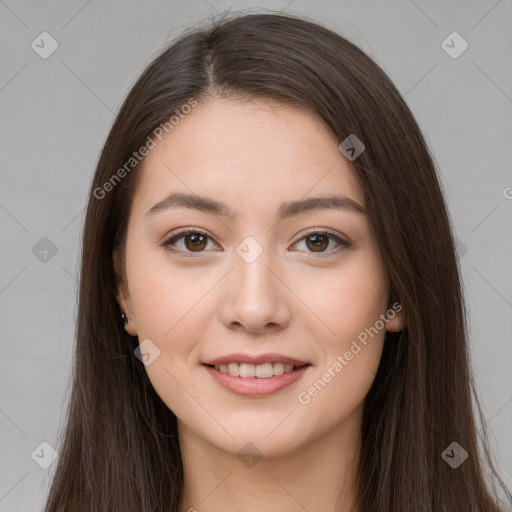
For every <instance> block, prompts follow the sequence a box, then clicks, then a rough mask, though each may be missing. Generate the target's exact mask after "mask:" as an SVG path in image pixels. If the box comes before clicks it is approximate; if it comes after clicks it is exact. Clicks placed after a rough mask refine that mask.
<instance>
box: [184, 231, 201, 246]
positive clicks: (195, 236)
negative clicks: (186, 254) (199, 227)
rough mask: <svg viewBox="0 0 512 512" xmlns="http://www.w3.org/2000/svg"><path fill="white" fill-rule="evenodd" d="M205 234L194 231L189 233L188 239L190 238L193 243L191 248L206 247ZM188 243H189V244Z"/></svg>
mask: <svg viewBox="0 0 512 512" xmlns="http://www.w3.org/2000/svg"><path fill="white" fill-rule="evenodd" d="M204 238H205V237H204V236H203V235H200V234H199V233H193V234H191V235H187V237H186V240H188V241H189V242H190V243H191V246H189V249H190V248H193V249H204V247H203V246H204ZM187 245H188V244H187Z"/></svg>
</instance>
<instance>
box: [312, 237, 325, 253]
mask: <svg viewBox="0 0 512 512" xmlns="http://www.w3.org/2000/svg"><path fill="white" fill-rule="evenodd" d="M308 240H309V241H310V242H313V244H314V245H313V247H316V248H320V249H325V248H326V245H325V241H326V237H325V236H324V235H311V236H310V237H308ZM316 252H318V251H316Z"/></svg>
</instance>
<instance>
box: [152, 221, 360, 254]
mask: <svg viewBox="0 0 512 512" xmlns="http://www.w3.org/2000/svg"><path fill="white" fill-rule="evenodd" d="M192 234H193V235H202V236H205V237H207V238H209V239H210V240H212V241H213V242H215V243H216V244H217V242H216V241H215V240H214V239H213V238H212V237H211V236H210V235H208V234H207V233H205V232H203V231H201V230H199V229H191V228H186V229H183V230H181V231H178V232H175V233H172V234H171V235H170V236H169V237H168V238H166V239H165V240H164V241H163V242H162V247H164V248H165V249H167V250H168V251H171V252H173V253H176V254H177V253H181V254H182V255H183V256H184V257H189V258H196V257H198V256H200V255H201V253H204V252H205V251H204V250H203V251H198V252H196V253H194V252H190V251H185V252H182V251H179V250H176V249H171V248H170V246H171V245H172V244H173V243H175V242H177V241H178V240H180V239H181V238H183V237H184V236H186V235H192ZM301 235H302V237H301V238H300V239H299V240H297V242H295V243H294V244H293V245H296V244H298V243H299V242H301V241H302V240H304V239H305V238H308V237H310V236H313V235H327V236H328V238H331V239H333V240H334V241H335V242H337V243H338V244H339V246H338V247H335V248H334V249H331V250H330V251H327V252H319V253H314V252H311V251H309V252H310V254H317V257H320V258H322V257H325V256H330V255H332V254H337V253H338V252H340V251H342V250H343V249H347V248H349V247H350V246H351V244H350V243H349V242H347V241H346V240H343V239H342V238H340V237H339V236H338V235H335V234H334V233H332V232H330V231H320V230H310V231H307V232H304V233H301ZM217 245H218V244H217Z"/></svg>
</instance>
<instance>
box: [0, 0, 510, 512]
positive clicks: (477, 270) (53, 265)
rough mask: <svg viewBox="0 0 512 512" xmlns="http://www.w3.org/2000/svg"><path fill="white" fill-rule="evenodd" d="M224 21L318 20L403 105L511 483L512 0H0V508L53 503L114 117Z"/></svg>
mask: <svg viewBox="0 0 512 512" xmlns="http://www.w3.org/2000/svg"><path fill="white" fill-rule="evenodd" d="M229 8H232V11H233V12H240V11H243V10H245V11H247V12H260V11H261V8H266V9H273V10H282V9H285V8H286V11H287V12H290V13H292V14H293V13H296V14H306V15H308V16H310V17H312V18H314V19H315V20H317V21H318V22H320V23H323V24H324V25H326V26H327V27H329V28H331V29H333V30H335V31H337V32H339V33H341V34H342V35H344V36H345V37H347V38H348V39H350V40H351V41H353V42H355V43H356V44H358V45H359V46H360V47H361V48H362V49H363V50H365V51H366V52H367V53H368V54H369V55H370V56H371V57H372V58H373V59H374V60H375V61H376V62H377V63H378V64H379V65H380V66H381V67H382V68H383V69H384V70H385V71H386V72H387V73H388V75H389V76H390V78H391V79H392V80H393V81H394V83H395V84H396V85H397V87H398V89H399V90H400V92H401V93H402V94H403V95H404V96H405V99H406V101H407V103H408V104H409V106H410V108H411V110H412V111H413V113H414V115H415V116H416V119H417V120H418V122H419V124H420V126H421V128H422V130H423V132H424V134H425V137H426V139H427V142H428V144H429V146H430V148H431V151H432V153H433V155H434V157H435V159H436V162H437V164H438V167H439V171H440V175H441V180H442V185H443V188H444V190H445V193H446V198H447V201H448V205H449V209H450V214H451V218H452V221H453V224H454V226H455V230H456V233H457V237H458V239H459V241H460V242H459V249H460V256H461V258H460V264H461V270H462V277H463V280H464V286H465V290H466V297H467V300H468V309H469V319H470V326H471V340H470V343H471V353H472V361H473V366H474V371H475V374H476V382H477V386H478V390H479V395H480V397H481V401H482V405H483V409H484V413H485V418H486V422H487V423H488V425H489V427H490V430H491V436H490V437H491V438H490V441H491V447H492V449H493V450H494V452H495V453H496V457H497V460H498V463H499V466H500V467H501V471H502V474H503V476H504V479H505V481H506V482H507V484H508V486H509V487H512V440H511V438H510V430H511V425H512V403H511V402H512V386H511V384H512V377H511V372H510V364H511V361H512V357H511V356H512V343H511V336H510V333H511V330H512V314H511V312H512V276H511V273H510V270H509V269H510V262H511V261H512V258H511V256H512V236H511V220H512V188H507V187H512V171H511V162H512V145H511V143H510V142H511V134H512V85H511V84H512V60H510V55H512V30H511V28H512V27H511V20H512V2H511V1H510V0H509V1H505V0H501V1H495V0H482V1H471V2H468V1H451V2H443V1H440V0H437V1H431V2H426V1H420V0H415V1H414V2H413V1H411V0H400V1H399V0H396V1H387V2H379V1H377V0H376V1H363V2H361V1H359V2H358V1H355V0H354V1H338V2H334V1H327V0H316V1H315V2H307V1H300V0H295V1H292V2H290V1H289V0H286V1H283V2H280V1H274V2H252V3H251V2H248V3H246V2H237V3H236V4H232V3H231V2H229V1H220V2H210V3H208V2H206V1H202V0H201V1H200V0H196V1H189V2H187V4H186V5H183V4H181V3H179V2H177V1H167V2H166V1H163V0H161V1H156V0H154V1H149V2H142V1H132V2H121V1H104V2H100V1H99V0H90V1H86V0H80V1H68V2H56V1H44V2H43V1H35V0H34V1H25V2H16V1H14V0H0V39H1V43H2V44H1V46H0V52H1V66H0V69H1V74H0V112H1V119H2V122H1V127H0V130H1V141H2V145H1V152H0V162H1V166H0V168H1V188H0V225H1V228H2V249H3V250H2V260H1V261H2V264H1V266H0V307H1V310H0V311H1V313H0V314H1V323H0V326H1V331H0V340H1V348H2V357H1V359H0V379H1V380H0V432H1V436H0V449H1V459H0V460H1V463H0V511H9V512H17V511H25V512H26V511H37V510H41V508H42V503H43V501H44V498H45V496H46V486H47V485H48V480H49V475H50V472H51V471H52V469H53V468H54V466H50V468H49V469H43V468H41V467H40V466H39V465H38V464H36V462H35V460H38V459H37V457H36V456H35V455H34V458H33V457H32V456H31V454H32V453H33V452H34V450H36V449H37V450H36V452H35V453H36V454H37V453H39V454H40V459H39V460H43V459H44V457H48V448H47V447H46V448H45V446H43V447H42V448H41V447H40V446H39V445H40V443H42V442H47V443H49V444H50V445H52V446H54V447H57V444H56V443H57V433H58V428H59V426H60V423H61V421H62V420H63V414H64V408H63V406H64V399H65V397H66V391H67V389H68V387H69V384H70V381H69V376H70V370H71V355H72V348H73V334H74V318H75V314H76V299H75V294H76V286H77V282H76V275H77V270H78V256H79V238H80V230H81V227H82V222H83V209H84V206H85V201H86V197H87V193H88V188H89V184H90V180H91V177H92V174H93V171H94V168H95V165H96V162H97V158H98V155H99V152H100V149H101V146H102V144H103V142H104V140H105V137H106V135H107V133H108V130H109V127H110V125H111V123H112V121H113V118H114V114H115V112H116V110H117V109H118V108H119V106H120V103H121V102H122V100H123V98H124V96H125V94H126V93H127V91H128V89H129V87H130V86H131V85H132V84H133V83H134V81H135V79H136V78H137V77H138V75H139V74H140V72H141V71H142V70H143V68H144V67H145V66H146V65H147V64H148V63H149V61H150V59H151V58H152V57H154V56H155V55H156V54H157V53H158V52H159V51H160V49H161V48H162V47H163V45H164V44H165V42H166V41H169V40H170V38H173V37H175V36H176V35H178V34H179V33H180V31H181V30H182V29H184V28H185V27H187V26H188V25H190V24H195V23H197V22H199V21H201V20H203V19H205V18H208V17H209V16H210V15H211V14H215V13H216V11H224V10H226V9H229ZM43 31H47V32H49V33H50V34H51V36H52V37H53V38H54V39H55V40H56V41H57V43H58V45H59V46H58V48H57V50H56V51H55V52H54V53H53V54H52V55H50V56H49V57H48V58H47V59H43V58H41V57H40V56H39V54H38V53H36V51H34V50H33V49H32V47H31V43H32V41H34V40H36V43H37V42H38V41H40V39H39V38H38V36H39V34H41V32H43ZM453 31H457V32H459V33H460V34H461V36H462V37H463V38H464V39H465V40H466V41H467V42H468V44H469V47H468V48H467V50H466V51H465V52H464V53H462V54H461V55H460V56H459V57H458V58H452V57H450V56H449V55H448V53H446V51H445V50H444V49H443V47H442V46H441V43H442V41H443V40H445V38H446V37H447V36H448V35H449V34H451V33H452V32H453ZM448 41H449V40H448ZM39 44H40V45H41V43H39ZM448 44H450V45H452V46H454V48H455V50H457V49H459V48H461V46H460V42H457V41H455V42H454V43H453V44H452V43H451V42H449V43H448ZM48 47H49V45H48V41H47V42H46V43H45V48H46V49H48ZM507 55H508V56H509V57H507ZM44 237H46V238H47V239H49V240H50V241H51V243H52V244H54V245H55V248H56V250H57V252H56V253H55V254H54V255H52V252H51V251H50V252H49V253H48V254H47V255H46V256H45V254H44V253H43V252H41V251H42V250H43V249H44V248H45V247H46V248H48V244H49V243H48V241H47V240H43V241H42V242H41V241H40V240H41V239H42V238H44ZM36 244H39V245H36ZM34 246H35V247H36V248H35V249H34ZM45 258H46V261H45ZM41 450H42V451H41ZM43 453H45V454H46V455H44V456H43V455H42V454H43Z"/></svg>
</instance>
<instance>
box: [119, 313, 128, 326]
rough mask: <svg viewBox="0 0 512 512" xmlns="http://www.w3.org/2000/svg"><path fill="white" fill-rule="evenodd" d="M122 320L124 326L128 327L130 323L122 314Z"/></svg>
mask: <svg viewBox="0 0 512 512" xmlns="http://www.w3.org/2000/svg"><path fill="white" fill-rule="evenodd" d="M121 320H122V322H123V325H126V324H127V323H128V320H126V317H125V316H124V313H122V314H121Z"/></svg>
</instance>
